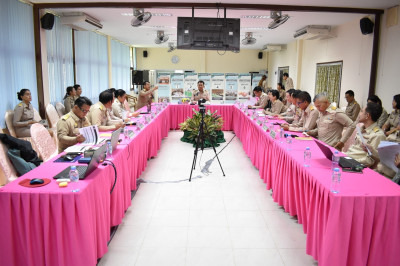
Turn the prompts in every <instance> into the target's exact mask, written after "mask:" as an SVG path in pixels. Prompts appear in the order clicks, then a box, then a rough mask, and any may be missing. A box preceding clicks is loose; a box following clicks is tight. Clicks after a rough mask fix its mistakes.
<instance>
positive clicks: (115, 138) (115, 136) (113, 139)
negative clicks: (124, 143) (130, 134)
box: [111, 128, 122, 151]
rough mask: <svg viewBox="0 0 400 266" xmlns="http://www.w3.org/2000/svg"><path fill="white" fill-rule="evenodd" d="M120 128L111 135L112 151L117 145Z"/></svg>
mask: <svg viewBox="0 0 400 266" xmlns="http://www.w3.org/2000/svg"><path fill="white" fill-rule="evenodd" d="M121 131H122V128H119V129H117V130H114V132H113V133H112V134H111V146H112V149H113V151H115V149H116V148H117V145H118V140H119V136H120V135H121Z"/></svg>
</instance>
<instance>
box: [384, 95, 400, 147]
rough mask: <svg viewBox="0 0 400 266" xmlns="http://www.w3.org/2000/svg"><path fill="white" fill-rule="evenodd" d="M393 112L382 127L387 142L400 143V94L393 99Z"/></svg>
mask: <svg viewBox="0 0 400 266" xmlns="http://www.w3.org/2000/svg"><path fill="white" fill-rule="evenodd" d="M392 106H393V109H394V110H393V112H392V113H391V114H390V116H389V118H388V120H387V121H386V123H385V124H384V125H383V127H382V129H383V130H384V131H385V134H386V136H387V140H388V141H394V142H400V94H397V95H395V96H394V97H393V102H392Z"/></svg>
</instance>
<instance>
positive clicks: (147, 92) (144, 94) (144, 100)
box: [135, 81, 158, 110]
mask: <svg viewBox="0 0 400 266" xmlns="http://www.w3.org/2000/svg"><path fill="white" fill-rule="evenodd" d="M155 90H158V86H155V87H154V88H152V89H150V82H148V81H145V82H144V85H143V89H142V90H141V91H140V92H139V97H138V102H137V103H136V108H135V110H139V109H140V108H142V107H143V106H146V105H149V104H151V102H152V100H153V98H154V96H153V92H154V91H155Z"/></svg>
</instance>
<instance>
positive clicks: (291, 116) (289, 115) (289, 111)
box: [275, 89, 301, 124]
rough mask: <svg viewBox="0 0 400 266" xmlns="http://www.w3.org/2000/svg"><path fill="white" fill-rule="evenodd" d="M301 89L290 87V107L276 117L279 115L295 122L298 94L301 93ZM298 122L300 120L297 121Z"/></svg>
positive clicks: (287, 120)
mask: <svg viewBox="0 0 400 266" xmlns="http://www.w3.org/2000/svg"><path fill="white" fill-rule="evenodd" d="M300 92H301V91H300V90H295V89H290V90H288V91H287V92H286V94H289V98H288V99H287V103H288V104H289V107H288V108H287V110H286V111H285V112H283V113H281V114H279V115H275V117H278V118H279V119H283V120H285V121H286V122H288V123H289V124H290V123H293V121H294V120H295V116H296V110H297V108H296V104H297V103H296V98H295V97H296V96H297V95H298V94H299V93H300ZM296 122H298V120H297V121H296Z"/></svg>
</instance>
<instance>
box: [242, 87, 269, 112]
mask: <svg viewBox="0 0 400 266" xmlns="http://www.w3.org/2000/svg"><path fill="white" fill-rule="evenodd" d="M253 93H254V95H255V96H256V97H258V101H257V102H256V103H255V105H249V106H247V107H248V108H249V109H264V108H265V106H267V103H268V95H267V94H265V93H264V92H263V89H262V88H261V87H260V86H257V87H255V88H254V89H253Z"/></svg>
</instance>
